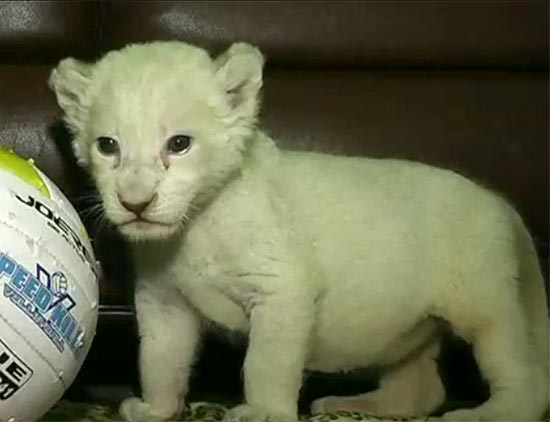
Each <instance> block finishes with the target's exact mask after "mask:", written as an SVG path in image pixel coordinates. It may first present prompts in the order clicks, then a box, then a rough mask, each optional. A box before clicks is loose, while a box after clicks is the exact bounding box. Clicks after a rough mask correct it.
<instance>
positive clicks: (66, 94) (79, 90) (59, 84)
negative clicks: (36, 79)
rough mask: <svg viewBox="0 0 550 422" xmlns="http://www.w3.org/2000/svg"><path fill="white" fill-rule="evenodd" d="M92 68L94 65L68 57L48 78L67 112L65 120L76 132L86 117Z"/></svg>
mask: <svg viewBox="0 0 550 422" xmlns="http://www.w3.org/2000/svg"><path fill="white" fill-rule="evenodd" d="M91 70H92V65H90V64H87V63H83V62H81V61H78V60H75V59H73V58H67V59H63V60H61V62H59V64H58V65H57V67H56V68H55V69H53V70H52V72H51V74H50V78H49V80H48V83H49V86H50V88H51V89H52V90H53V91H54V92H55V95H56V97H57V103H58V104H59V106H60V107H61V109H62V110H63V111H64V113H65V116H64V120H65V121H66V122H67V124H68V125H69V128H70V129H71V130H72V131H73V132H74V133H78V132H79V131H81V130H82V128H83V126H84V122H85V119H86V114H87V113H86V112H87V108H88V107H87V101H86V91H87V88H88V85H89V83H90V75H91Z"/></svg>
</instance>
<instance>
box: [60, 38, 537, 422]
mask: <svg viewBox="0 0 550 422" xmlns="http://www.w3.org/2000/svg"><path fill="white" fill-rule="evenodd" d="M262 64H263V59H262V58H261V55H260V53H259V52H258V51H257V50H256V49H254V48H253V47H251V46H248V45H245V44H236V45H235V46H233V47H232V48H231V49H229V50H228V51H227V52H226V53H224V54H223V55H222V56H220V57H219V58H217V59H211V58H210V57H209V56H208V54H207V53H206V52H204V51H203V50H200V49H198V48H195V47H191V46H189V45H186V44H182V43H152V44H146V45H134V46H130V47H128V48H126V49H123V50H121V51H116V52H111V53H109V54H108V55H107V56H106V57H104V58H103V59H101V60H100V61H99V62H98V63H96V64H94V65H83V64H81V63H78V62H76V61H74V60H72V59H68V60H65V61H63V62H62V63H61V64H60V65H59V66H58V68H57V69H56V70H55V71H54V72H53V74H52V78H51V85H52V87H53V88H54V89H55V91H56V93H57V96H58V99H59V104H60V105H61V107H63V109H64V110H65V113H66V120H67V122H68V123H69V125H70V127H71V128H72V129H73V131H74V132H75V151H76V153H77V154H78V156H79V159H80V162H81V163H83V164H84V165H86V166H87V167H88V168H89V169H90V171H91V173H92V174H93V176H94V177H95V180H96V182H97V184H98V188H99V190H100V192H101V197H102V201H103V205H104V208H105V211H106V214H107V216H108V217H109V219H110V220H111V221H112V222H113V223H115V224H116V225H119V227H120V230H121V232H122V233H123V234H124V235H125V236H126V237H127V238H128V239H129V240H131V241H132V243H133V251H134V257H135V263H136V268H137V274H138V279H139V280H138V284H137V289H136V290H137V292H136V306H137V315H138V322H139V327H140V333H141V352H140V353H141V354H140V368H141V377H142V385H143V390H144V393H143V397H142V399H132V400H130V401H127V402H125V403H123V405H122V406H121V411H122V413H123V415H124V416H125V417H126V418H127V419H128V420H135V421H149V420H165V419H170V418H172V417H174V416H176V415H177V414H178V413H179V412H180V411H181V409H182V406H183V400H184V397H185V394H186V392H187V382H188V378H189V372H190V368H191V365H192V362H193V358H194V354H195V347H196V345H197V343H198V339H199V336H200V327H201V326H204V325H203V324H201V321H213V322H215V323H217V324H218V325H221V326H223V327H226V328H227V329H229V330H235V331H240V332H243V333H247V334H248V337H249V347H248V353H247V356H246V361H245V366H244V381H245V397H246V404H245V405H243V406H240V407H238V408H236V409H234V410H233V411H232V412H231V414H230V415H229V416H230V417H239V418H242V419H247V420H257V419H258V418H262V417H266V416H278V417H282V418H284V419H286V420H288V419H293V418H295V417H296V412H297V407H296V402H297V397H298V392H299V389H300V386H301V382H302V372H303V370H304V369H305V368H308V369H315V370H321V371H329V372H332V371H342V370H351V369H353V368H360V367H367V366H370V365H374V364H377V365H382V366H383V367H384V368H387V369H386V370H385V372H384V375H383V377H384V378H383V380H382V388H381V390H380V391H379V392H377V393H374V394H373V393H371V394H367V395H366V396H365V397H359V398H356V399H338V398H336V399H335V398H327V399H325V400H323V401H318V402H316V404H315V405H314V407H315V408H316V409H317V410H319V409H321V410H322V409H325V408H327V409H328V408H330V409H334V408H340V407H345V404H346V403H348V404H349V403H350V402H349V400H351V401H352V404H353V407H357V406H359V408H361V409H366V410H373V409H374V410H376V411H378V412H379V413H381V414H403V413H406V414H411V413H417V414H428V413H429V412H431V411H433V410H434V408H435V407H437V406H438V405H439V404H441V402H442V401H443V399H444V392H443V389H442V386H441V381H440V380H439V378H438V375H437V373H436V371H435V368H434V367H433V362H432V364H431V365H430V363H429V362H430V360H431V359H433V356H434V353H435V352H434V351H437V350H438V343H439V339H438V333H439V321H440V320H446V321H447V322H448V323H449V324H450V325H451V327H452V328H453V330H454V331H455V332H456V333H457V334H459V335H461V336H462V337H463V338H465V339H466V340H467V341H470V342H472V343H473V345H474V351H475V355H476V358H477V360H478V363H479V365H480V367H481V369H482V371H483V374H484V375H485V377H486V378H487V379H488V380H489V382H490V384H491V388H492V396H491V399H490V400H489V401H488V402H486V403H485V404H483V405H482V406H481V407H478V408H476V409H472V410H460V411H458V412H452V413H449V414H447V415H446V416H445V417H446V418H447V419H450V420H457V419H461V420H531V419H536V418H538V417H540V416H541V414H542V412H543V411H544V409H545V407H546V406H547V405H548V376H547V374H548V316H547V307H546V303H545V297H544V288H543V282H542V276H541V273H540V269H539V267H538V263H537V258H536V254H535V251H534V248H533V245H532V241H531V239H530V237H529V235H528V233H527V231H526V229H525V227H524V225H523V223H522V221H521V219H520V217H519V216H518V215H517V213H516V212H515V211H514V210H513V209H512V208H511V207H510V206H509V205H508V204H507V203H506V202H505V201H503V200H502V199H500V198H499V197H498V196H496V195H494V194H493V193H491V192H489V191H487V190H485V189H483V188H481V187H479V186H477V185H476V184H474V183H472V182H470V181H468V180H467V179H465V178H463V177H461V176H460V175H458V174H455V173H453V172H450V171H445V170H441V169H438V168H434V167H429V166H426V165H422V164H417V163H412V162H406V161H398V160H389V159H388V160H376V159H368V158H344V157H337V156H330V155H323V154H315V153H301V152H289V151H282V150H279V149H278V148H277V147H276V146H275V144H274V143H273V142H272V141H271V139H270V138H269V137H268V136H267V135H265V134H264V133H263V132H261V131H260V130H258V129H256V126H255V123H256V119H255V116H256V114H257V111H258V91H259V90H260V87H261V68H262ZM83 81H88V82H87V83H82V82H83ZM176 133H186V134H189V135H191V136H193V138H194V141H193V144H192V147H191V149H190V150H189V151H188V152H187V153H186V154H184V155H182V156H169V157H167V156H165V155H163V154H164V153H163V147H164V143H165V142H166V140H167V139H168V138H169V137H170V136H171V135H173V134H176ZM98 136H111V137H114V138H116V139H117V140H118V141H119V142H120V144H121V155H120V157H119V158H118V159H116V160H113V159H111V158H106V157H103V156H101V154H99V153H98V151H97V148H96V147H95V144H94V139H95V138H97V137H98ZM153 193H156V194H157V195H158V199H157V200H156V201H155V203H154V204H152V205H151V206H150V207H149V208H148V209H147V211H146V212H145V216H146V217H147V218H148V219H151V220H154V221H157V222H159V224H156V225H155V224H147V223H139V222H137V223H129V224H125V222H126V221H129V220H130V219H131V214H130V213H129V212H128V211H126V210H124V209H123V207H122V206H121V204H120V203H119V200H118V199H117V195H119V196H122V197H123V198H124V199H125V200H126V199H129V200H132V201H140V200H143V199H144V198H149V197H151V195H152V194H153ZM423 377H424V378H423ZM400 400H402V402H400Z"/></svg>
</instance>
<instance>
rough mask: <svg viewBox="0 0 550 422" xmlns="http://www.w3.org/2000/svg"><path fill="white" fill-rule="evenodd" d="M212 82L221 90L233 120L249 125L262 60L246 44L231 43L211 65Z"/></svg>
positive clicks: (255, 109)
mask: <svg viewBox="0 0 550 422" xmlns="http://www.w3.org/2000/svg"><path fill="white" fill-rule="evenodd" d="M214 65H215V72H216V81H217V83H218V85H219V86H220V88H221V89H223V90H224V92H225V95H226V97H227V100H228V102H229V105H230V106H231V107H232V109H233V113H232V114H233V116H234V117H235V120H244V121H245V123H248V124H250V123H252V122H253V121H254V120H255V117H256V114H257V112H258V107H259V91H260V88H261V87H262V71H263V66H264V58H263V56H262V53H260V50H258V49H257V48H256V47H253V46H251V45H250V44H245V43H236V44H233V45H232V46H231V47H230V48H229V49H228V50H227V51H226V52H224V53H223V54H221V55H220V56H219V57H218V58H217V59H216V60H215V62H214Z"/></svg>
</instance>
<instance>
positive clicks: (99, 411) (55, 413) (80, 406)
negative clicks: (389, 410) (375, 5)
mask: <svg viewBox="0 0 550 422" xmlns="http://www.w3.org/2000/svg"><path fill="white" fill-rule="evenodd" d="M226 411H227V408H226V407H224V406H221V405H217V404H213V403H192V404H191V405H190V409H189V411H188V412H187V414H186V415H184V417H183V418H182V421H186V422H215V421H221V420H222V419H223V416H224V415H225V412H226ZM300 419H301V420H302V421H305V422H352V421H354V422H361V421H425V420H426V419H381V418H377V417H376V416H369V415H364V414H360V413H356V412H338V413H334V414H323V415H313V416H303V417H301V418H300ZM429 420H430V421H432V420H433V421H435V420H436V419H435V418H434V419H431V418H430V419H429ZM41 421H42V422H69V421H70V422H115V421H122V419H121V417H120V416H119V415H118V413H117V412H116V411H115V410H113V409H111V408H109V407H107V406H101V405H96V404H88V403H75V402H69V401H63V400H62V401H60V402H59V403H58V404H57V405H56V406H55V407H54V408H53V409H52V410H50V411H49V412H48V413H47V414H46V415H45V416H44V417H43V418H42V419H41Z"/></svg>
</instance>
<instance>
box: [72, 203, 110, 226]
mask: <svg viewBox="0 0 550 422" xmlns="http://www.w3.org/2000/svg"><path fill="white" fill-rule="evenodd" d="M72 202H73V203H74V205H75V207H76V209H77V211H78V214H79V215H80V218H81V219H82V221H83V222H84V225H85V226H86V227H88V228H90V229H91V231H92V232H93V233H100V232H104V231H110V230H111V229H112V226H111V223H110V222H109V220H108V219H107V216H106V215H105V209H104V208H103V202H102V200H101V198H100V196H99V195H98V194H86V195H80V196H78V197H76V198H74V199H73V201H72Z"/></svg>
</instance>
